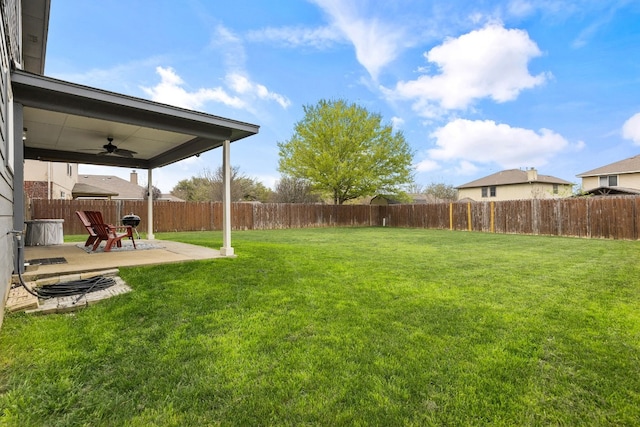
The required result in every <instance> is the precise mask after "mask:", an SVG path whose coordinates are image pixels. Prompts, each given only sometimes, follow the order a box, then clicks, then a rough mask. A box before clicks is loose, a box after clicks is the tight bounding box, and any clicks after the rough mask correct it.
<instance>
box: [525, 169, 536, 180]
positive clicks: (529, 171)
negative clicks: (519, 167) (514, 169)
mask: <svg viewBox="0 0 640 427" xmlns="http://www.w3.org/2000/svg"><path fill="white" fill-rule="evenodd" d="M537 180H538V171H537V170H536V168H529V169H527V181H529V182H534V181H537Z"/></svg>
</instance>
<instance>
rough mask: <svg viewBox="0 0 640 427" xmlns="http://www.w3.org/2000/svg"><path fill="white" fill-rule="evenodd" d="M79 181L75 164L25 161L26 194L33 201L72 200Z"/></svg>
mask: <svg viewBox="0 0 640 427" xmlns="http://www.w3.org/2000/svg"><path fill="white" fill-rule="evenodd" d="M77 180H78V165H77V164H75V163H59V162H41V161H39V160H25V162H24V192H25V195H26V196H27V197H30V198H32V199H48V200H52V199H67V200H68V199H71V198H72V195H71V194H72V192H73V186H74V185H75V184H76V182H77Z"/></svg>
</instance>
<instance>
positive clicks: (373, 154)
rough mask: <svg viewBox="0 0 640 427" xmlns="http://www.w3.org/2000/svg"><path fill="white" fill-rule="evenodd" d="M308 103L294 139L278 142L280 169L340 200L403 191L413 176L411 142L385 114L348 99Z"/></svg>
mask: <svg viewBox="0 0 640 427" xmlns="http://www.w3.org/2000/svg"><path fill="white" fill-rule="evenodd" d="M303 108H304V113H305V115H304V118H303V119H302V120H301V121H299V122H297V123H296V124H295V127H294V134H293V136H292V137H291V139H289V140H288V141H285V142H279V143H278V148H279V154H280V160H279V170H280V172H282V173H283V174H286V175H289V176H291V177H293V178H301V179H304V180H306V181H308V182H309V183H310V184H311V185H312V186H313V188H314V189H315V190H318V191H322V192H323V193H325V194H326V195H327V196H329V197H331V198H332V199H333V202H334V204H343V203H344V202H346V201H347V200H352V199H356V198H359V197H363V196H369V195H374V194H379V193H383V194H393V193H397V192H399V191H400V187H401V186H402V185H404V184H407V183H409V182H411V181H412V176H411V162H412V159H413V154H412V152H411V149H410V147H409V144H407V142H406V141H405V138H404V135H403V134H402V132H393V129H392V127H391V126H390V125H383V124H382V123H381V121H382V119H381V116H380V115H379V114H372V113H369V112H368V111H367V110H366V109H365V108H363V107H360V106H358V105H356V104H348V103H347V102H346V101H344V100H338V101H326V100H321V101H319V102H318V104H317V105H313V106H309V105H307V106H304V107H303Z"/></svg>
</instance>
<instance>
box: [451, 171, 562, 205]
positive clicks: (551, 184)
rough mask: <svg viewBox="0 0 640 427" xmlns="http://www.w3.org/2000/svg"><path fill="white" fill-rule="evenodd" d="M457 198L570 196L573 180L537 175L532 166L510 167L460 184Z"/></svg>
mask: <svg viewBox="0 0 640 427" xmlns="http://www.w3.org/2000/svg"><path fill="white" fill-rule="evenodd" d="M456 189H457V190H458V200H472V201H476V202H478V201H500V200H523V199H550V198H560V197H569V196H571V194H572V189H573V184H572V183H571V182H569V181H565V180H564V179H561V178H556V177H554V176H549V175H539V174H538V171H537V170H536V169H534V168H531V169H527V170H521V169H509V170H504V171H501V172H497V173H494V174H492V175H489V176H485V177H484V178H480V179H477V180H475V181H471V182H468V183H466V184H463V185H461V186H459V187H456Z"/></svg>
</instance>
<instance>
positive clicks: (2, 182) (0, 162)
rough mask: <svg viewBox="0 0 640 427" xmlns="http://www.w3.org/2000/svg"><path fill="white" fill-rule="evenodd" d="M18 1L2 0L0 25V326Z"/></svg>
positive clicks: (9, 252)
mask: <svg viewBox="0 0 640 427" xmlns="http://www.w3.org/2000/svg"><path fill="white" fill-rule="evenodd" d="M17 1H18V0H13V1H12V0H8V1H3V2H2V6H1V7H0V10H1V17H2V25H0V33H1V34H0V39H1V40H0V326H2V320H3V315H4V307H5V302H6V299H7V296H8V293H9V287H10V283H11V275H12V273H13V266H14V250H15V241H14V237H13V234H11V233H9V231H10V230H13V227H14V221H13V214H14V209H13V205H14V203H13V200H14V198H13V188H14V177H13V160H14V158H13V152H14V150H13V144H14V141H13V136H12V134H13V132H12V130H13V129H12V128H13V123H12V122H11V118H10V117H9V116H10V109H11V106H10V103H11V81H10V64H11V60H10V55H11V53H10V52H11V51H12V50H14V48H12V47H10V46H7V37H9V38H10V39H11V40H10V43H11V44H12V45H14V46H19V43H17V42H16V40H15V37H16V34H17V31H16V30H17V29H16V28H14V26H15V25H16V22H17V20H16V16H17V15H18V14H17V13H16V11H17V10H18V8H17V7H16V3H17Z"/></svg>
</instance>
